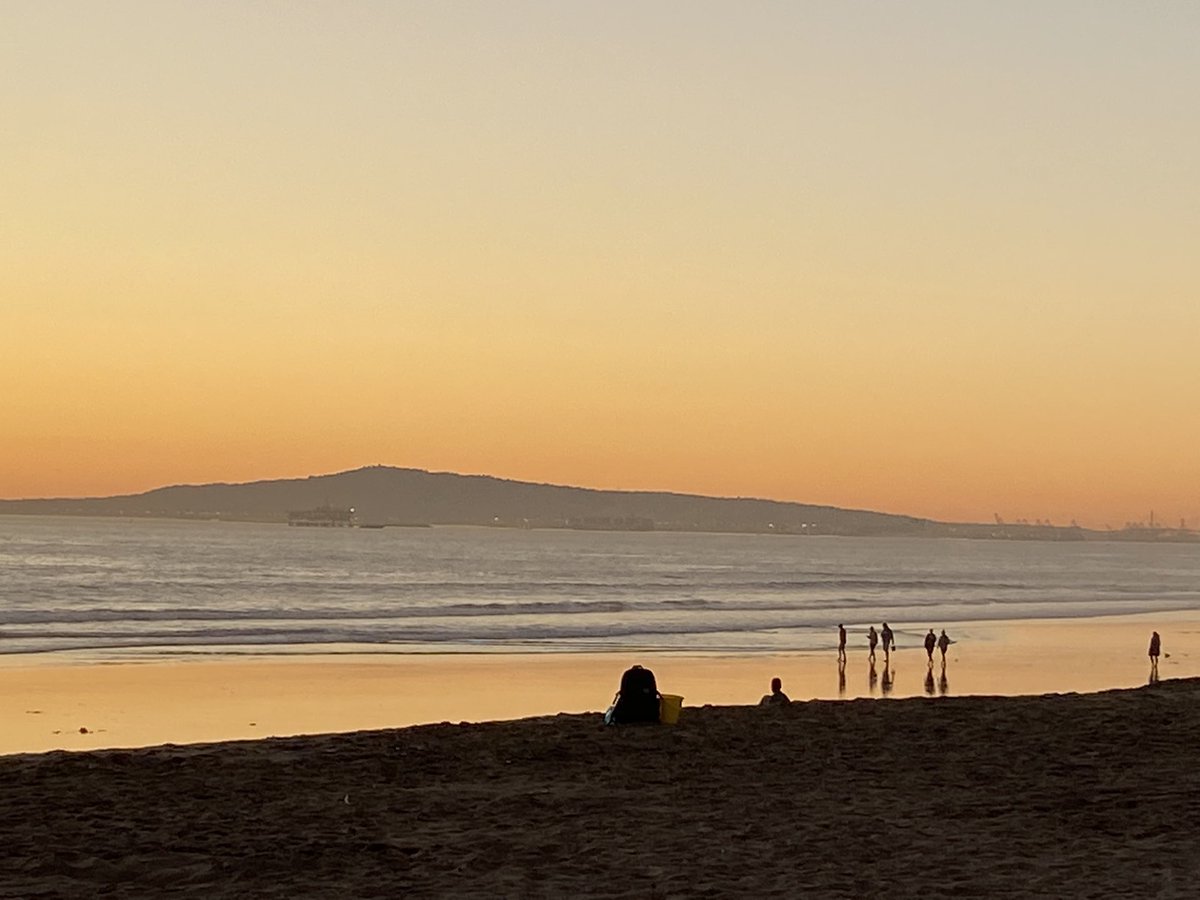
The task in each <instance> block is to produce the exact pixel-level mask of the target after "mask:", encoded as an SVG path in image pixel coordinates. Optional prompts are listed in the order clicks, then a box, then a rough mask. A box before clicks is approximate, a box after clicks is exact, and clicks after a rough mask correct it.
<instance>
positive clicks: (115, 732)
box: [0, 613, 1200, 754]
mask: <svg viewBox="0 0 1200 900" xmlns="http://www.w3.org/2000/svg"><path fill="white" fill-rule="evenodd" d="M893 625H894V627H896V628H897V630H898V631H899V637H898V641H899V644H900V649H899V650H898V651H897V652H896V653H894V654H893V655H892V658H891V660H890V661H889V662H887V663H885V660H884V658H883V655H882V654H879V656H878V658H877V660H876V664H875V666H874V667H873V668H872V667H871V665H870V664H869V662H868V660H867V653H866V641H865V637H864V635H863V634H862V633H860V632H859V631H853V632H852V633H851V635H850V646H849V653H848V660H847V662H846V665H845V666H844V668H839V666H838V665H837V662H836V658H835V655H834V652H833V651H832V650H830V651H829V652H828V653H797V654H781V655H767V654H763V655H756V656H719V655H713V654H708V655H699V654H691V655H689V654H665V653H632V652H631V653H572V654H429V655H401V654H396V655H384V654H381V655H373V656H367V655H358V654H353V653H349V654H331V653H313V654H310V655H297V656H286V657H281V656H275V657H233V656H222V655H198V656H192V657H183V656H181V657H176V658H173V659H168V660H156V661H146V660H143V661H131V660H128V659H126V660H116V661H114V660H111V659H110V660H105V661H97V660H95V659H89V658H87V657H82V658H79V657H71V656H69V655H59V654H54V655H50V654H48V655H45V656H26V657H20V656H10V657H0V722H2V723H3V728H2V729H0V754H4V753H20V752H40V751H46V750H55V749H66V750H93V749H102V748H116V747H126V748H128V747H142V746H152V745H156V744H164V743H174V744H187V743H199V742H215V741H226V740H245V739H254V738H265V737H283V736H291V735H300V734H316V733H331V732H346V731H358V730H369V729H381V728H394V727H399V726H406V725H417V724H427V723H437V722H445V721H448V722H463V721H468V722H479V721H491V720H500V719H516V718H522V717H529V716H538V715H552V714H555V713H559V712H570V713H581V712H594V711H600V710H603V709H604V708H605V707H606V706H607V705H608V704H609V702H610V701H611V700H612V696H613V693H614V692H615V691H616V688H617V684H618V681H619V678H620V673H621V672H622V671H623V670H624V669H625V668H626V667H628V666H629V665H630V664H632V663H641V664H643V665H646V666H649V667H651V668H652V669H653V670H654V672H655V673H656V675H657V676H658V682H659V687H660V689H661V690H662V691H664V692H667V693H673V694H680V695H682V696H683V697H684V698H685V704H686V705H688V706H702V705H705V704H710V705H738V704H748V703H755V702H757V700H758V698H759V697H760V696H761V695H762V694H763V693H765V692H766V690H767V686H768V684H769V682H770V679H771V678H772V677H773V676H776V675H778V676H780V677H781V678H783V683H784V689H785V691H787V693H788V694H789V695H790V696H791V697H792V698H793V699H797V700H810V699H823V700H834V699H847V700H849V699H854V698H871V697H875V698H880V699H884V698H887V699H901V698H905V697H925V696H963V695H973V694H992V695H1009V696H1013V695H1034V694H1044V693H1065V692H1070V691H1075V692H1094V691H1099V690H1105V689H1109V688H1119V687H1136V686H1138V685H1142V684H1145V683H1146V681H1147V675H1148V665H1147V659H1146V655H1145V653H1146V642H1147V640H1148V638H1149V634H1150V631H1151V630H1152V629H1158V630H1160V631H1161V632H1162V634H1163V638H1164V650H1165V651H1166V652H1167V653H1168V654H1169V656H1167V657H1165V658H1164V659H1163V660H1162V663H1161V667H1160V674H1161V676H1162V677H1163V678H1180V677H1192V676H1200V656H1196V655H1193V654H1192V652H1191V650H1190V647H1191V645H1192V644H1194V643H1195V638H1196V635H1198V634H1200V621H1197V619H1196V618H1195V616H1194V614H1190V613H1187V614H1184V613H1181V614H1173V615H1172V614H1155V615H1154V616H1121V617H1109V618H1102V619H1084V620H1079V619H1074V620H1047V621H1011V622H993V623H980V622H975V623H959V624H955V623H950V624H949V629H948V630H949V632H950V633H951V634H952V635H953V636H954V637H955V638H956V639H957V640H958V643H956V644H953V645H952V646H951V648H950V652H949V654H948V657H947V664H946V667H945V669H944V670H943V669H942V667H941V666H940V663H939V664H935V666H934V668H933V669H932V671H931V670H930V668H929V666H928V664H927V661H926V658H925V653H924V651H923V650H921V649H920V648H919V646H918V645H919V642H920V638H921V635H922V634H923V633H924V626H923V624H922V625H918V624H916V623H912V624H905V623H893Z"/></svg>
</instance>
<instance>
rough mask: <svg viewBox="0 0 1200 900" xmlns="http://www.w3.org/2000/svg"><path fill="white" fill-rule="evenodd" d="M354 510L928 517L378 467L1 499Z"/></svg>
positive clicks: (104, 509) (734, 527)
mask: <svg viewBox="0 0 1200 900" xmlns="http://www.w3.org/2000/svg"><path fill="white" fill-rule="evenodd" d="M321 506H331V507H354V509H355V512H356V518H357V520H358V521H359V523H361V524H386V525H398V524H427V525H500V526H511V527H532V528H587V529H615V530H660V531H725V532H762V533H770V532H776V533H794V534H805V533H813V532H815V533H817V534H844V535H887V534H893V535H901V534H909V535H917V534H929V533H931V532H932V533H941V532H942V526H940V524H939V523H935V522H932V521H930V520H928V519H918V518H913V517H911V516H896V515H888V514H886V513H877V512H869V511H864V510H850V509H839V508H837V507H833V506H813V505H810V504H805V503H786V502H782V501H777V500H761V499H748V498H740V497H739V498H721V497H704V496H698V495H692V494H673V493H665V492H655V491H599V490H592V489H589V488H577V487H564V486H560V485H552V484H533V483H530V482H523V481H509V480H506V479H502V478H493V477H490V476H486V475H456V474H453V473H448V472H426V471H423V470H421V469H399V468H392V467H390V466H369V467H367V468H362V469H354V470H353V471H349V472H339V473H337V474H333V475H316V476H311V477H308V478H291V479H280V480H275V481H255V482H250V483H247V484H204V485H178V486H174V487H164V488H158V489H156V490H152V491H147V492H146V493H144V494H130V495H124V496H119V497H100V498H88V499H49V500H0V513H7V514H13V513H25V514H42V515H93V516H155V517H167V518H189V519H190V518H204V519H229V520H252V521H269V522H286V521H287V517H288V512H289V511H293V510H303V509H313V508H316V507H321Z"/></svg>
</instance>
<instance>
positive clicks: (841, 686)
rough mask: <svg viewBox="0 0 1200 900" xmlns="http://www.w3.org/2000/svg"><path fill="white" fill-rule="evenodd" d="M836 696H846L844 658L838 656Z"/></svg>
mask: <svg viewBox="0 0 1200 900" xmlns="http://www.w3.org/2000/svg"><path fill="white" fill-rule="evenodd" d="M838 696H839V697H845V696H846V658H845V657H844V656H842V657H839V658H838Z"/></svg>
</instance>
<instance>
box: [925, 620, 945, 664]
mask: <svg viewBox="0 0 1200 900" xmlns="http://www.w3.org/2000/svg"><path fill="white" fill-rule="evenodd" d="M929 633H930V634H933V632H932V631H931V632H929ZM927 640H928V639H927ZM937 646H938V649H939V650H941V651H942V665H943V666H944V665H945V664H946V648H947V647H949V646H950V636H949V635H948V634H946V629H945V628H943V629H942V634H941V636H940V637H939V638H938V639H937ZM929 659H930V661H931V662H932V661H933V651H932V650H931V651H929Z"/></svg>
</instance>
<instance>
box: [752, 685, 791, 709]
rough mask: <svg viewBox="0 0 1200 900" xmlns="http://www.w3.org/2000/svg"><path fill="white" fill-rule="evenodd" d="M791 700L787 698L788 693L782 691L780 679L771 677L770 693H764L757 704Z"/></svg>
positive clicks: (767, 704) (769, 704)
mask: <svg viewBox="0 0 1200 900" xmlns="http://www.w3.org/2000/svg"><path fill="white" fill-rule="evenodd" d="M791 702H792V701H791V700H789V699H788V695H787V694H785V693H784V692H783V682H782V681H780V680H779V679H778V678H772V679H771V693H769V694H766V695H764V696H763V698H762V699H761V700H759V701H758V705H759V706H773V705H775V704H776V703H791Z"/></svg>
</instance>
